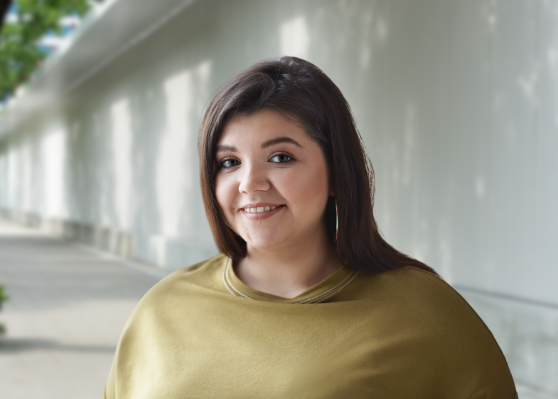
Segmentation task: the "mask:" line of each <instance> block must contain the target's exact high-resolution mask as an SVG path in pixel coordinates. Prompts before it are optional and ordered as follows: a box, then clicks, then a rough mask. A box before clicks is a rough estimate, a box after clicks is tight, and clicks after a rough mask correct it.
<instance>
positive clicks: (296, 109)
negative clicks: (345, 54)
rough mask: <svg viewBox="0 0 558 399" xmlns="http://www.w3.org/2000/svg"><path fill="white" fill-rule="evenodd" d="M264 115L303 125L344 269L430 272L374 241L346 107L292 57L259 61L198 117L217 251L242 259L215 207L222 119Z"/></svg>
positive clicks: (361, 159) (368, 193)
mask: <svg viewBox="0 0 558 399" xmlns="http://www.w3.org/2000/svg"><path fill="white" fill-rule="evenodd" d="M263 109H271V110H275V111H277V112H279V113H280V114H282V115H283V116H284V117H285V118H287V119H289V120H290V121H292V122H293V123H297V124H299V125H301V126H302V127H303V128H304V129H305V131H306V133H307V134H308V135H309V136H310V137H311V138H312V139H313V140H314V141H315V142H316V143H317V144H318V145H319V146H320V148H321V150H322V152H323V155H324V158H325V160H326V164H327V165H328V172H329V179H330V183H331V187H332V188H333V191H334V193H335V197H330V198H329V200H328V202H327V205H326V209H325V215H324V217H325V221H326V229H327V232H328V237H329V238H330V241H331V244H332V245H334V246H335V248H336V250H337V256H338V258H339V260H340V261H341V262H342V263H343V264H344V265H346V266H347V267H350V268H353V269H358V270H362V271H365V272H368V273H379V272H383V271H387V270H393V269H397V268H399V267H403V266H416V267H419V268H421V269H425V270H428V271H430V272H434V271H433V269H431V268H430V267H428V266H426V265H425V264H423V263H421V262H419V261H418V260H416V259H413V258H411V257H409V256H407V255H405V254H403V253H401V252H399V251H397V250H396V249H395V248H393V247H392V246H391V245H389V244H388V243H387V242H386V241H385V240H384V239H383V237H382V236H381V235H380V232H379V231H378V226H377V225H376V221H375V219H374V212H373V204H374V170H373V169H372V163H371V162H370V160H369V158H368V156H367V155H366V153H365V151H364V147H363V145H362V139H361V137H360V134H359V133H358V130H357V128H356V126H355V121H354V119H353V115H352V113H351V109H350V107H349V104H348V103H347V101H346V100H345V98H344V97H343V94H342V93H341V91H340V90H339V88H338V87H337V86H336V85H335V84H334V83H333V82H332V81H331V79H329V78H328V77H327V76H326V74H325V73H324V72H322V70H320V69H319V68H318V67H316V66H315V65H314V64H312V63H310V62H308V61H305V60H302V59H300V58H296V57H281V58H280V59H274V60H266V61H262V62H259V63H257V64H255V65H253V66H252V67H250V68H248V69H246V70H245V71H243V72H241V73H240V74H239V75H237V76H236V77H235V78H233V79H232V80H231V81H229V82H228V83H227V84H226V85H225V86H224V87H222V88H221V90H219V92H218V93H217V94H216V95H215V97H214V98H213V100H212V101H211V103H210V104H209V107H208V109H207V110H206V112H205V114H204V117H203V120H202V125H201V130H200V136H199V145H198V149H199V156H200V180H201V189H202V195H203V202H204V205H205V211H206V213H207V218H208V220H209V224H210V226H211V230H212V231H213V236H214V238H215V242H216V244H217V247H218V248H219V250H220V251H221V252H223V253H225V254H226V255H228V256H230V257H231V258H233V259H235V260H238V259H242V258H244V257H245V256H246V242H245V241H244V239H243V238H242V237H240V236H239V235H238V234H236V233H235V232H234V231H233V230H232V229H231V228H230V227H229V226H228V225H227V224H226V222H225V218H224V216H223V214H222V212H221V209H220V207H219V205H218V203H217V198H216V196H215V176H216V173H217V165H216V147H217V144H218V142H219V139H220V138H221V134H222V131H223V127H224V126H225V124H226V123H227V121H229V120H230V119H232V118H234V116H235V115H252V114H254V113H256V112H258V111H261V110H263ZM336 219H337V223H336ZM336 224H337V225H338V227H337V229H336ZM434 273H435V272H434Z"/></svg>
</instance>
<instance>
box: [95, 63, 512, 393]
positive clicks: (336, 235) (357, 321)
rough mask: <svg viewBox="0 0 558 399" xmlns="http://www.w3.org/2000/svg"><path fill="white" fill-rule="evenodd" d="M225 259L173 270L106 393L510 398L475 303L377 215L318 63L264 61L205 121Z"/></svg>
mask: <svg viewBox="0 0 558 399" xmlns="http://www.w3.org/2000/svg"><path fill="white" fill-rule="evenodd" d="M199 153H200V175H201V186H202V192H203V198H204V204H205V208H206V213H207V216H208V219H209V222H210V224H211V227H212V231H213V235H214V237H215V241H216V243H217V246H218V247H219V249H220V251H221V254H219V255H217V256H215V257H213V258H211V259H208V260H206V261H203V262H201V263H198V264H196V265H193V266H191V267H187V268H183V269H180V270H178V271H176V272H175V273H173V274H171V275H170V276H168V277H167V278H165V279H163V280H162V281H161V282H159V283H158V284H157V285H155V287H153V288H152V289H151V290H150V291H149V292H148V293H147V294H146V295H145V297H144V298H143V299H142V300H141V302H140V304H139V305H138V307H137V308H136V310H135V311H134V313H133V314H132V316H131V317H130V320H129V321H128V324H127V325H126V327H125V330H124V332H123V334H122V337H121V340H120V343H119V346H118V349H117V352H116V355H115V359H114V363H113V366H112V369H111V372H110V375H109V378H108V381H107V385H106V389H105V398H107V399H112V398H198V397H199V398H259V397H265V398H428V399H432V398H502V399H504V398H506V399H513V398H514V397H516V392H515V387H514V383H513V379H512V377H511V375H510V373H509V370H508V367H507V364H506V360H505V358H504V356H503V355H502V352H501V351H500V348H499V347H498V345H497V344H496V342H495V340H494V338H493V337H492V335H491V333H490V331H489V330H488V329H487V328H486V326H485V325H484V324H483V322H482V321H481V320H480V318H479V317H478V316H477V315H476V313H475V312H474V311H473V310H472V309H471V307H470V306H469V305H468V304H467V303H466V302H465V301H464V300H463V299H462V298H461V297H460V296H459V295H458V294H457V293H456V292H455V291H454V290H453V289H452V288H451V287H450V286H449V285H447V284H446V283H445V282H444V281H443V280H442V279H440V278H439V277H438V276H437V274H436V273H435V272H434V271H433V270H432V269H431V268H429V267H428V266H426V265H424V264H422V263H421V262H419V261H417V260H415V259H412V258H410V257H408V256H406V255H403V254H402V253H400V252H398V251H397V250H395V249H394V248H393V247H391V246H390V245H389V244H388V243H386V242H385V240H384V239H383V238H382V237H381V236H380V234H379V232H378V228H377V226H376V223H375V221H374V216H373V209H372V198H373V172H372V166H371V165H370V162H369V161H368V159H367V157H366V155H365V152H364V149H363V146H362V144H361V140H360V137H359V134H358V132H357V130H356V127H355V124H354V120H353V118H352V115H351V112H350V109H349V105H348V104H347V102H346V101H345V99H344V97H343V95H342V94H341V92H340V91H339V89H338V88H337V87H336V86H335V84H334V83H333V82H332V81H331V80H330V79H329V78H328V77H327V76H326V75H325V74H324V73H323V72H322V71H321V70H320V69H318V68H317V67H316V66H314V65H313V64H311V63H309V62H306V61H304V60H301V59H299V58H294V57H283V58H281V59H279V60H271V61H264V62H261V63H258V64H256V65H254V66H252V67H251V68H249V69H247V70H246V71H244V72H242V73H241V74H240V75H238V76H237V77H235V78H234V79H233V80H231V81H230V82H229V83H228V84H227V85H226V86H224V87H223V88H222V89H221V90H220V91H219V93H218V94H217V95H216V96H215V98H214V99H213V101H212V102H211V104H210V105H209V107H208V109H207V111H206V113H205V116H204V119H203V123H202V127H201V133H200V141H199Z"/></svg>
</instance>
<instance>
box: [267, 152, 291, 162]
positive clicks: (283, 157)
mask: <svg viewBox="0 0 558 399" xmlns="http://www.w3.org/2000/svg"><path fill="white" fill-rule="evenodd" d="M271 160H272V161H273V162H276V163H285V162H290V161H292V160H293V157H291V156H290V155H287V154H277V155H274V156H273V157H272V158H271Z"/></svg>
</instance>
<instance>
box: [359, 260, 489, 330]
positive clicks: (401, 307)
mask: <svg viewBox="0 0 558 399" xmlns="http://www.w3.org/2000/svg"><path fill="white" fill-rule="evenodd" d="M364 280H365V282H364V284H365V285H366V291H367V292H369V293H370V295H371V296H373V297H382V298H389V301H386V302H385V305H386V306H387V307H389V308H390V309H391V311H393V312H396V313H399V312H403V313H405V314H408V313H411V314H412V315H413V316H414V317H416V318H417V319H420V320H422V321H423V322H424V324H425V325H432V326H436V327H435V328H436V329H439V330H444V328H447V329H452V328H453V327H454V326H461V325H463V324H467V325H468V326H469V328H468V329H467V331H470V330H471V329H476V330H482V332H483V333H486V332H488V335H489V337H490V338H492V334H491V333H490V332H489V330H488V328H487V327H486V326H485V324H484V322H483V321H482V320H481V318H480V317H479V316H478V315H477V313H476V312H475V310H474V309H473V308H472V307H471V306H470V305H469V304H468V303H467V301H466V300H465V299H464V298H463V297H462V296H461V295H460V294H459V293H458V292H457V291H456V290H455V289H454V288H453V287H452V286H451V285H449V284H448V283H447V282H446V281H445V280H444V279H443V278H441V277H439V276H438V275H436V274H433V273H431V272H429V271H426V270H423V269H419V268H418V267H415V266H405V267H402V268H399V269H395V270H391V271H388V272H384V273H381V274H379V275H376V276H369V277H368V276H367V277H365V278H364ZM492 339H493V338H492Z"/></svg>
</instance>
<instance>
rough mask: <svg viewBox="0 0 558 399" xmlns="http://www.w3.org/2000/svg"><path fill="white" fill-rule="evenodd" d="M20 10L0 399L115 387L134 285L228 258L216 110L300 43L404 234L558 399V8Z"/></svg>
mask: <svg viewBox="0 0 558 399" xmlns="http://www.w3.org/2000/svg"><path fill="white" fill-rule="evenodd" d="M3 4H4V3H3ZM5 4H6V6H5V9H6V12H5V13H4V19H3V26H2V31H1V33H0V97H1V105H0V284H2V285H3V286H4V287H5V288H4V290H5V295H8V296H9V297H10V298H9V299H8V300H7V301H5V302H4V306H3V309H2V311H1V312H0V323H1V324H3V325H4V327H5V330H6V332H5V334H4V336H3V337H2V338H0V397H2V398H34V399H36V398H51V397H52V398H62V397H68V398H70V397H71V398H99V397H101V396H102V391H103V387H104V382H105V379H106V376H107V374H108V370H109V368H110V364H111V361H112V355H113V353H114V349H115V347H116V344H117V341H118V337H119V334H120V331H121V330H122V327H123V326H124V323H125V321H126V319H127V317H128V316H129V313H130V312H131V310H132V309H133V307H134V305H135V304H136V303H137V301H138V300H139V298H141V296H142V295H143V293H145V291H146V290H147V289H149V287H150V286H151V285H152V284H154V283H155V282H157V281H158V279H160V278H161V277H162V276H164V275H166V274H168V273H169V272H171V271H173V270H175V269H177V268H180V267H184V266H188V265H190V264H193V263H195V262H198V261H200V260H203V259H205V258H207V257H209V256H212V255H214V254H215V253H216V252H217V251H216V248H215V245H214V243H213V238H212V235H211V232H210V229H209V225H208V223H207V221H206V218H205V213H204V210H203V205H202V199H201V193H200V189H199V178H198V156H197V147H196V143H197V131H198V128H199V124H200V119H201V115H202V112H203V110H204V108H205V107H206V106H207V104H208V102H209V100H210V99H211V97H212V96H213V95H214V94H215V92H216V91H217V90H218V88H219V87H220V86H221V85H223V84H224V83H225V82H227V81H228V80H229V79H231V78H232V77H233V76H235V75H236V74H237V73H239V72H240V71H242V70H243V69H244V68H246V67H248V66H250V65H252V64H253V63H255V62H257V61H259V60H262V59H264V58H270V57H278V56H281V55H292V56H298V57H301V58H304V59H307V60H309V61H311V62H312V63H314V64H316V65H317V66H318V67H320V68H321V69H323V70H324V72H325V73H326V74H328V75H329V76H330V77H331V78H332V80H333V81H334V82H335V83H336V84H337V85H338V86H339V87H340V89H341V91H342V92H343V93H344V94H345V96H346V98H347V100H348V102H349V103H350V104H351V106H352V109H353V112H354V114H355V117H356V120H357V124H358V127H359V130H360V132H361V134H362V137H363V139H364V142H365V145H366V149H367V152H368V154H369V156H370V158H371V159H372V163H373V165H374V169H375V173H376V208H375V212H376V217H377V220H378V223H379V226H380V229H381V230H382V232H383V234H384V236H385V237H386V238H387V241H388V242H390V243H392V244H393V245H394V246H395V247H396V248H398V249H399V250H401V251H403V252H406V253H408V254H410V255H411V256H413V257H416V258H418V259H420V260H421V261H423V262H425V263H427V264H429V265H431V266H432V267H434V268H435V269H436V270H437V271H438V272H439V273H440V274H441V275H442V276H443V277H444V279H446V281H448V282H449V283H450V284H451V285H452V286H453V287H455V288H456V289H457V290H458V291H459V292H460V293H461V294H462V295H463V296H464V297H465V298H466V299H467V301H468V302H469V303H470V304H471V305H472V306H473V307H474V308H475V310H476V311H477V312H478V314H479V315H480V316H481V317H482V319H483V320H484V322H485V323H486V324H487V325H488V327H489V328H490V329H491V331H492V332H493V334H494V336H495V338H496V340H497V341H498V343H499V345H500V347H501V348H502V350H503V352H504V354H505V356H506V358H507V360H508V364H509V366H510V369H511V371H512V374H513V376H514V379H515V381H516V383H517V385H518V391H519V393H520V397H521V398H539V399H542V398H554V399H556V398H558V263H557V260H556V256H555V252H556V249H557V248H558V239H557V237H558V235H557V233H556V226H558V206H557V205H558V156H557V149H558V0H472V1H469V0H467V1H465V0H397V1H389V0H362V1H357V0H304V1H302V0H281V1H273V0H197V1H196V0H157V1H148V0H105V1H87V0H66V1H63V0H52V1H50V2H49V1H48V0H45V1H43V2H37V1H29V0H14V1H12V2H11V3H10V2H5ZM41 7H42V9H41ZM41 13H42V14H41ZM41 15H43V16H41ZM44 15H47V16H48V17H45V16H44ZM2 292H3V291H1V290H0V303H1V301H2V299H1V298H2V295H3V294H2Z"/></svg>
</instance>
